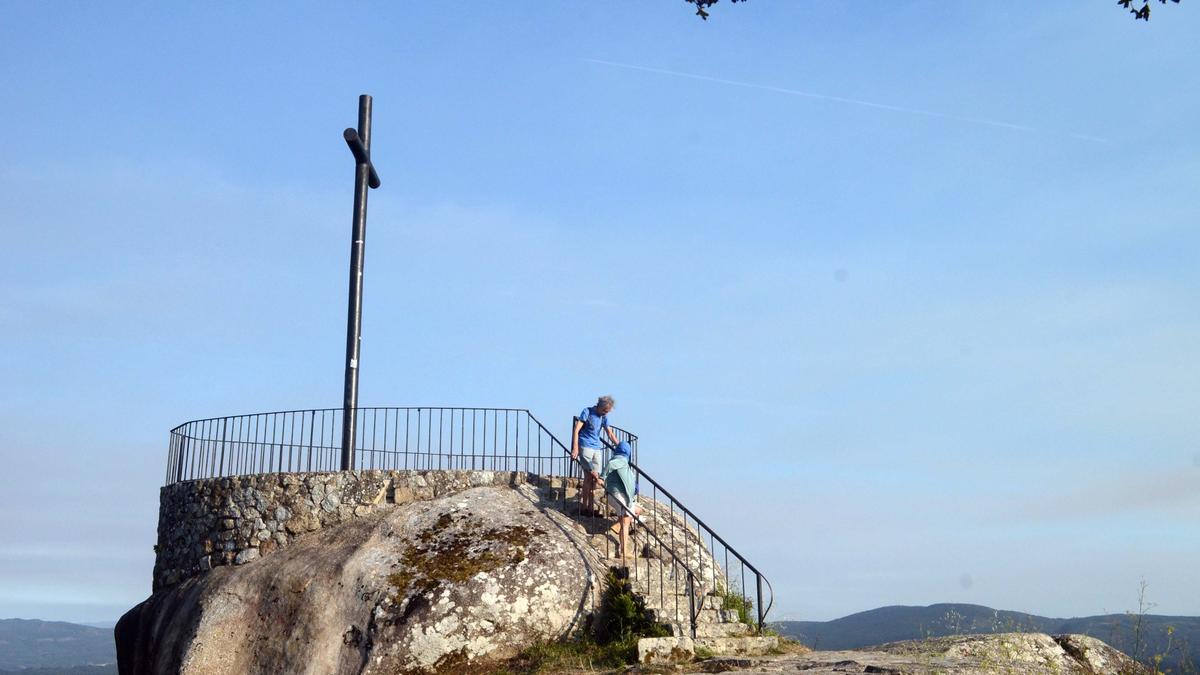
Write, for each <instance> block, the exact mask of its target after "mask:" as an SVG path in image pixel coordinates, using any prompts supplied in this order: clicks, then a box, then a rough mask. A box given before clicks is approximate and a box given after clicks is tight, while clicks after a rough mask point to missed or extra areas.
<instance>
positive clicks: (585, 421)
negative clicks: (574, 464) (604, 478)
mask: <svg viewBox="0 0 1200 675" xmlns="http://www.w3.org/2000/svg"><path fill="white" fill-rule="evenodd" d="M615 406H616V401H614V400H613V397H611V396H601V397H600V398H598V399H596V405H594V406H591V407H590V408H584V409H583V412H581V413H579V417H577V418H576V419H575V428H574V429H573V430H572V432H571V459H578V460H579V464H580V466H582V467H583V495H582V496H581V497H580V500H579V512H580V513H591V514H592V515H595V514H596V503H595V490H596V484H597V483H599V482H600V470H601V469H603V468H604V443H602V442H601V441H600V434H601V432H607V434H608V439H609V440H610V441H612V444H613V445H616V444H617V434H616V433H615V432H614V431H613V430H612V427H610V426H608V413H610V412H612V409H613V408H614V407H615Z"/></svg>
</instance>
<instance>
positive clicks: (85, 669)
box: [0, 663, 118, 675]
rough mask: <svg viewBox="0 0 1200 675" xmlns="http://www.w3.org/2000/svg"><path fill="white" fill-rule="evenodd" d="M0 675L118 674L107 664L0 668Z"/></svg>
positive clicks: (114, 667) (111, 664)
mask: <svg viewBox="0 0 1200 675" xmlns="http://www.w3.org/2000/svg"><path fill="white" fill-rule="evenodd" d="M0 675H118V674H116V664H115V663H110V664H108V665H71V667H62V668H23V669H20V670H0Z"/></svg>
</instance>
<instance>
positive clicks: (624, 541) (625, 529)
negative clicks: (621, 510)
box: [621, 516, 633, 560]
mask: <svg viewBox="0 0 1200 675" xmlns="http://www.w3.org/2000/svg"><path fill="white" fill-rule="evenodd" d="M631 520H633V519H632V518H630V517H629V516H621V559H622V560H623V559H625V558H628V557H629V523H630V521H631Z"/></svg>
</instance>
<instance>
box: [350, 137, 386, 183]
mask: <svg viewBox="0 0 1200 675" xmlns="http://www.w3.org/2000/svg"><path fill="white" fill-rule="evenodd" d="M342 138H345V139H346V145H348V146H350V152H352V153H354V161H355V162H357V163H359V164H366V165H367V170H368V171H369V172H370V175H369V177H368V179H367V185H370V186H371V187H372V188H377V187H379V174H377V173H375V165H374V164H372V163H371V153H370V152H368V151H367V148H366V146H364V145H363V142H362V139H361V138H359V136H358V132H357V131H355V130H354V129H353V128H350V129H346V130H345V131H343V132H342Z"/></svg>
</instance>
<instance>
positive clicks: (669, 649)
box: [638, 636, 779, 665]
mask: <svg viewBox="0 0 1200 675" xmlns="http://www.w3.org/2000/svg"><path fill="white" fill-rule="evenodd" d="M778 647H779V638H776V637H758V636H755V637H718V638H696V639H694V640H693V639H692V638H689V637H684V636H679V637H662V638H642V639H640V640H638V662H639V663H641V664H642V665H664V664H670V663H684V662H687V661H690V660H691V659H692V658H693V657H694V656H695V653H696V650H697V649H702V650H704V651H707V652H709V653H710V654H712V655H713V656H762V655H764V654H767V653H769V652H771V651H772V650H774V649H778Z"/></svg>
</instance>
